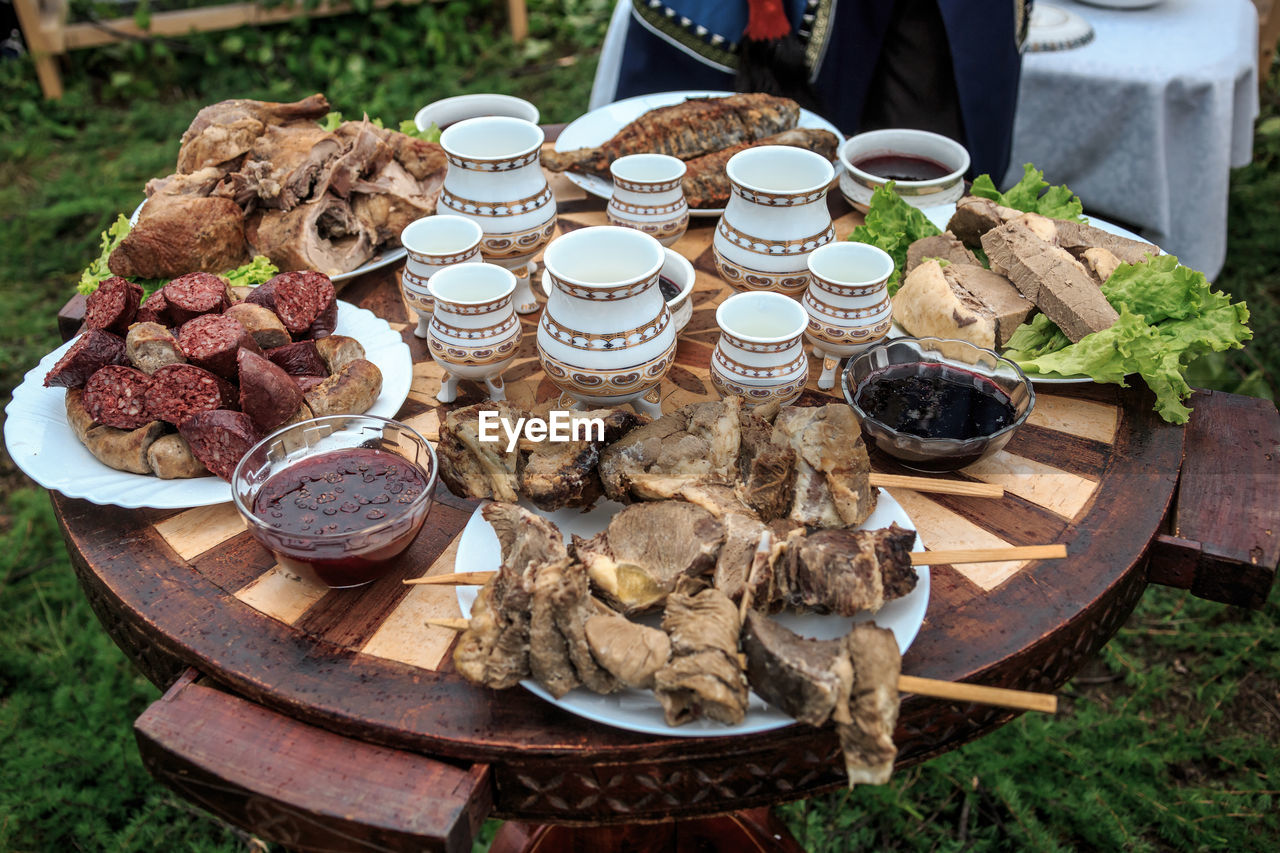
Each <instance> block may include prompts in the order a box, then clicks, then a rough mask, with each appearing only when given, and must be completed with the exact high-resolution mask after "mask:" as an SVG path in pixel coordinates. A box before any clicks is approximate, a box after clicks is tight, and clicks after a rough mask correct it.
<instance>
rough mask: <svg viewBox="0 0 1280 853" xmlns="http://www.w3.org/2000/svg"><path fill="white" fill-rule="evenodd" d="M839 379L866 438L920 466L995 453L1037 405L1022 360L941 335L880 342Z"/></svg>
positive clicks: (948, 465)
mask: <svg viewBox="0 0 1280 853" xmlns="http://www.w3.org/2000/svg"><path fill="white" fill-rule="evenodd" d="M840 384H841V387H842V388H843V390H844V398H845V400H847V401H848V403H849V405H850V406H852V407H853V410H854V412H856V413H857V415H858V419H859V420H860V421H861V422H862V433H863V435H864V436H866V439H867V441H868V442H869V443H870V444H871V445H873V446H875V447H877V448H879V449H880V450H881V451H883V452H884V453H886V454H888V455H889V456H892V457H893V458H894V459H896V460H898V461H899V462H900V463H902V464H903V465H904V466H906V467H908V468H913V469H915V470H917V471H928V472H937V471H955V470H957V469H959V468H964V467H965V466H967V465H973V464H974V463H976V462H980V461H981V460H983V459H986V458H987V457H989V456H991V455H993V454H995V453H996V452H998V451H999V450H1001V449H1002V448H1003V447H1004V446H1005V445H1006V444H1008V443H1009V439H1010V438H1012V437H1013V434H1014V432H1016V431H1017V429H1018V427H1020V426H1022V424H1023V423H1025V422H1026V420H1027V417H1028V416H1030V414H1031V410H1032V409H1033V408H1034V407H1035V404H1036V393H1035V390H1034V389H1033V388H1032V386H1031V381H1030V380H1029V379H1027V376H1026V374H1025V373H1023V372H1022V370H1021V369H1020V368H1019V367H1018V365H1016V364H1014V363H1013V362H1012V361H1010V360H1009V359H1007V358H1003V357H1001V356H1000V355H998V354H996V353H995V352H993V351H991V350H989V349H983V348H982V347H978V346H974V345H973V344H971V343H968V342H967V341H955V340H945V339H942V338H894V339H893V340H890V341H886V342H885V343H882V344H879V345H877V346H874V347H872V348H871V349H868V350H867V351H866V352H864V353H862V354H861V355H859V356H858V357H857V358H854V359H850V361H849V365H848V367H846V368H845V370H844V373H843V374H842V375H841V383H840Z"/></svg>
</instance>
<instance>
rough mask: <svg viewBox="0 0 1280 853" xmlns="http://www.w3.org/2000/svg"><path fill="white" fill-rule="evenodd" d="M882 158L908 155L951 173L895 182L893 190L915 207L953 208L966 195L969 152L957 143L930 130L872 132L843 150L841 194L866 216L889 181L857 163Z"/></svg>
mask: <svg viewBox="0 0 1280 853" xmlns="http://www.w3.org/2000/svg"><path fill="white" fill-rule="evenodd" d="M882 154H886V155H887V154H907V155H914V156H917V157H926V158H928V159H930V160H933V161H934V162H935V163H940V164H942V165H943V166H946V167H947V168H948V169H949V170H950V172H948V174H946V175H943V176H942V177H941V178H934V179H932V180H928V181H894V185H893V188H894V190H895V191H896V192H897V193H898V195H899V196H901V197H902V200H903V201H905V202H906V203H907V204H909V205H911V206H912V207H934V206H936V205H939V204H952V203H953V202H956V201H959V200H960V197H961V196H963V195H964V173H965V172H967V171H969V152H968V151H967V150H966V149H965V147H964V146H963V145H961V144H960V143H959V142H956V141H955V140H954V139H951V138H949V137H946V136H943V135H942V134H939V133H930V132H929V131H927V130H912V129H907V128H901V129H899V128H888V129H885V130H870V131H867V132H866V133H859V134H858V135H856V136H852V137H850V138H849V139H848V140H847V141H846V142H844V143H843V144H842V145H841V146H840V163H841V164H842V165H843V166H844V171H843V172H841V173H840V192H841V193H843V194H844V197H845V198H846V199H848V200H849V204H851V205H853V206H854V207H856V208H857V209H858V210H860V211H862V212H863V213H866V212H867V207H868V205H870V204H871V196H872V194H873V193H874V192H875V191H876V188H877V187H881V186H884V185H885V184H886V183H888V182H889V179H888V178H885V177H882V176H880V175H873V174H871V173H870V172H864V171H863V170H862V169H860V168H858V167H857V166H856V165H855V163H857V162H858V161H859V160H863V159H866V158H868V157H874V156H876V155H882Z"/></svg>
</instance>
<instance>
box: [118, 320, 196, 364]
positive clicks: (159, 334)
mask: <svg viewBox="0 0 1280 853" xmlns="http://www.w3.org/2000/svg"><path fill="white" fill-rule="evenodd" d="M124 347H125V352H126V353H128V355H129V361H131V362H132V363H133V366H134V367H136V368H138V369H139V370H141V371H142V372H143V373H147V374H151V373H155V372H156V371H157V370H159V369H160V368H162V367H164V366H165V365H166V364H182V363H183V362H185V361H186V360H187V357H186V356H185V355H183V354H182V347H180V346H178V339H177V338H175V337H174V336H173V332H170V331H169V330H168V329H166V328H165V327H164V326H162V325H160V324H159V323H151V322H147V323H134V324H133V325H132V326H130V327H129V334H128V335H127V336H125V339H124Z"/></svg>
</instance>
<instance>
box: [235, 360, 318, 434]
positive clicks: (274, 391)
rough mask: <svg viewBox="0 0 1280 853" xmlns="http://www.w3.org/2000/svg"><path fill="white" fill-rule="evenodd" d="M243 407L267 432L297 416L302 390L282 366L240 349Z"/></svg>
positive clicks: (241, 405) (263, 432)
mask: <svg viewBox="0 0 1280 853" xmlns="http://www.w3.org/2000/svg"><path fill="white" fill-rule="evenodd" d="M238 358H239V361H240V371H239V372H240V408H241V410H242V411H243V412H244V413H245V414H246V415H248V416H249V417H250V418H251V419H252V420H253V425H254V426H255V427H257V429H258V432H260V433H262V434H263V435H266V434H267V433H269V432H271V431H272V430H273V429H275V428H276V427H278V426H281V425H283V424H284V423H285V422H286V421H288V420H289V419H290V418H292V417H293V415H294V414H295V413H296V412H297V411H298V407H299V406H301V405H302V399H303V398H302V389H300V388H299V387H298V385H297V383H295V382H294V381H293V377H291V376H290V375H289V374H287V373H285V372H284V370H282V369H281V368H280V367H279V366H278V365H275V364H272V363H271V361H269V360H268V359H266V358H264V357H263V356H261V355H258V354H257V353H252V352H249V350H247V349H242V350H240V354H239V356H238Z"/></svg>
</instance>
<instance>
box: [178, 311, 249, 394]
mask: <svg viewBox="0 0 1280 853" xmlns="http://www.w3.org/2000/svg"><path fill="white" fill-rule="evenodd" d="M178 345H179V346H181V347H182V353H183V355H185V356H186V357H187V360H188V361H190V362H191V363H192V364H195V365H197V366H199V367H203V368H204V369H205V370H209V371H211V372H213V373H216V374H218V375H219V376H221V377H223V378H224V379H230V380H233V381H234V380H235V378H236V353H238V352H239V351H240V348H241V347H244V348H245V349H247V350H249V351H250V352H256V353H258V354H259V355H261V354H262V350H261V348H259V347H258V343H257V341H255V340H254V339H253V336H252V335H250V334H249V330H248V329H246V328H245V327H244V326H242V325H240V321H239V320H237V319H235V318H234V317H228V316H226V315H225V314H206V315H205V316H203V317H197V318H195V319H194V320H191V321H189V322H187V323H185V324H184V325H183V327H182V328H181V329H179V330H178Z"/></svg>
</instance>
